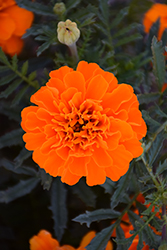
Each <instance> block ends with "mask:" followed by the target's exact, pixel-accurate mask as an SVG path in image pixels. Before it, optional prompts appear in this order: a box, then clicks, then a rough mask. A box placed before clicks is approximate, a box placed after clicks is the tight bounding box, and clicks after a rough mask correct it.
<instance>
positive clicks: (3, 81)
mask: <svg viewBox="0 0 167 250" xmlns="http://www.w3.org/2000/svg"><path fill="white" fill-rule="evenodd" d="M16 77H17V75H16V74H15V73H12V74H10V75H7V76H4V77H3V78H2V79H1V81H0V86H3V85H5V84H7V83H10V82H11V81H12V80H14V79H15V78H16Z"/></svg>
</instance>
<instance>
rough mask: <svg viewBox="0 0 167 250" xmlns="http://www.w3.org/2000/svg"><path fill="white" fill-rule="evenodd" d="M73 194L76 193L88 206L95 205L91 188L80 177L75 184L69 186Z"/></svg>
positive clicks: (94, 197) (94, 196)
mask: <svg viewBox="0 0 167 250" xmlns="http://www.w3.org/2000/svg"><path fill="white" fill-rule="evenodd" d="M70 189H71V190H72V192H73V193H74V194H77V195H78V197H79V198H80V199H81V200H82V201H83V202H84V203H85V204H86V205H87V206H90V207H95V205H96V195H95V194H94V192H93V191H92V189H91V188H90V187H89V186H87V185H86V183H85V181H83V180H82V179H81V180H80V181H79V182H78V183H77V184H76V185H75V186H72V187H70Z"/></svg>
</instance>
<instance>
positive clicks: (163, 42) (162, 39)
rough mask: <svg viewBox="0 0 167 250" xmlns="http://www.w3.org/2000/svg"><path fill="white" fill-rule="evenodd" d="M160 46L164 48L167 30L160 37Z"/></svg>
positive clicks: (166, 42)
mask: <svg viewBox="0 0 167 250" xmlns="http://www.w3.org/2000/svg"><path fill="white" fill-rule="evenodd" d="M161 41H162V45H163V46H166V44H167V29H165V30H164V32H163V34H162V37H161Z"/></svg>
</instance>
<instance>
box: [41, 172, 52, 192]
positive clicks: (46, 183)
mask: <svg viewBox="0 0 167 250" xmlns="http://www.w3.org/2000/svg"><path fill="white" fill-rule="evenodd" d="M39 177H40V179H41V184H42V186H43V189H44V190H45V189H46V190H49V189H50V187H51V184H52V181H53V177H52V176H50V174H47V173H46V172H45V170H44V169H41V168H40V169H39Z"/></svg>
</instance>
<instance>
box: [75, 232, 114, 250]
mask: <svg viewBox="0 0 167 250" xmlns="http://www.w3.org/2000/svg"><path fill="white" fill-rule="evenodd" d="M95 236H96V232H95V231H90V232H88V233H87V234H86V235H85V236H84V237H83V239H82V241H81V243H80V247H84V249H86V248H85V247H86V246H87V245H89V243H90V242H91V240H92V239H93V238H94V237H95ZM113 249H114V247H113V244H112V242H111V241H108V243H107V246H106V248H105V250H113ZM78 250H79V249H78Z"/></svg>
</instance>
